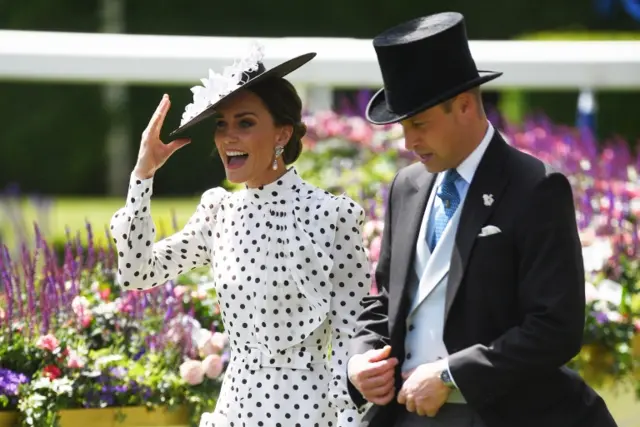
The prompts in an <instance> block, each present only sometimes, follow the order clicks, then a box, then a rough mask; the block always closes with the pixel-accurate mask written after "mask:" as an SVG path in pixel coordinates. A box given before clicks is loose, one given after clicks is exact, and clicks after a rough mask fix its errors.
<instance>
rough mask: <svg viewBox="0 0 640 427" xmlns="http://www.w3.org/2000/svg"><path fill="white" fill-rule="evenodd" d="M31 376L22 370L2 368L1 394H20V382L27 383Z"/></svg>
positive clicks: (0, 379)
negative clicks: (28, 376) (14, 370)
mask: <svg viewBox="0 0 640 427" xmlns="http://www.w3.org/2000/svg"><path fill="white" fill-rule="evenodd" d="M28 382H29V378H27V376H26V375H24V374H22V373H20V372H13V371H10V370H9V369H3V368H0V395H4V396H9V397H14V396H17V395H18V388H19V387H20V384H26V383H28Z"/></svg>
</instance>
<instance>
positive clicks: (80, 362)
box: [67, 351, 84, 369]
mask: <svg viewBox="0 0 640 427" xmlns="http://www.w3.org/2000/svg"><path fill="white" fill-rule="evenodd" d="M67 368H71V369H81V368H84V359H83V358H82V357H80V356H79V355H78V353H76V352H75V351H71V352H70V353H69V359H67Z"/></svg>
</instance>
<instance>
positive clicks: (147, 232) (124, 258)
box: [111, 174, 228, 290]
mask: <svg viewBox="0 0 640 427" xmlns="http://www.w3.org/2000/svg"><path fill="white" fill-rule="evenodd" d="M152 185H153V178H149V179H145V180H141V179H138V178H136V177H135V175H133V174H132V175H131V179H130V182H129V191H128V194H127V202H126V205H125V206H124V207H123V208H121V209H119V210H118V211H117V212H116V213H115V214H114V215H113V217H112V218H111V233H112V236H113V239H114V242H115V245H116V248H117V251H118V274H117V281H118V283H119V284H120V285H121V286H124V287H125V288H127V289H138V290H142V289H148V288H152V287H155V286H157V285H159V284H162V283H164V282H166V281H167V280H171V279H175V278H176V277H177V276H179V275H180V274H182V273H184V272H186V271H189V270H192V269H194V268H197V267H202V266H204V265H207V264H210V262H211V246H212V242H213V227H214V224H215V219H216V214H217V211H218V208H219V206H220V203H221V202H222V200H223V199H224V198H225V197H226V195H227V194H228V193H227V192H226V191H225V190H224V189H222V188H213V189H210V190H208V191H206V192H205V193H204V194H203V195H202V198H201V200H200V204H199V205H198V208H197V210H196V212H195V213H194V214H193V215H192V217H191V218H190V220H189V221H188V223H187V224H186V225H185V227H184V228H183V229H182V230H181V231H179V232H177V233H175V234H173V235H172V236H169V237H167V238H165V239H163V240H161V241H159V242H157V243H154V242H155V238H156V230H155V226H154V223H153V219H152V218H151V194H152V193H153V191H152Z"/></svg>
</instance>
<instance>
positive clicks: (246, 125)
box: [240, 120, 253, 128]
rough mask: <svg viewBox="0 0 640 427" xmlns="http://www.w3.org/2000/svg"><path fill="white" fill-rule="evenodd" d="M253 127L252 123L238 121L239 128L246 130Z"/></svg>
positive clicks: (249, 121)
mask: <svg viewBox="0 0 640 427" xmlns="http://www.w3.org/2000/svg"><path fill="white" fill-rule="evenodd" d="M251 126H253V122H252V121H251V120H240V127H241V128H248V127H251Z"/></svg>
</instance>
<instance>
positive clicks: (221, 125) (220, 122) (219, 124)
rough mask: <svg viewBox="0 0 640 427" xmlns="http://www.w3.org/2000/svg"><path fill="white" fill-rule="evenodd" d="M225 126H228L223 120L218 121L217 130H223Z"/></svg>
mask: <svg viewBox="0 0 640 427" xmlns="http://www.w3.org/2000/svg"><path fill="white" fill-rule="evenodd" d="M224 125H226V123H225V122H223V121H222V120H218V121H217V122H216V128H218V129H221V128H222V127H224Z"/></svg>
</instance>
